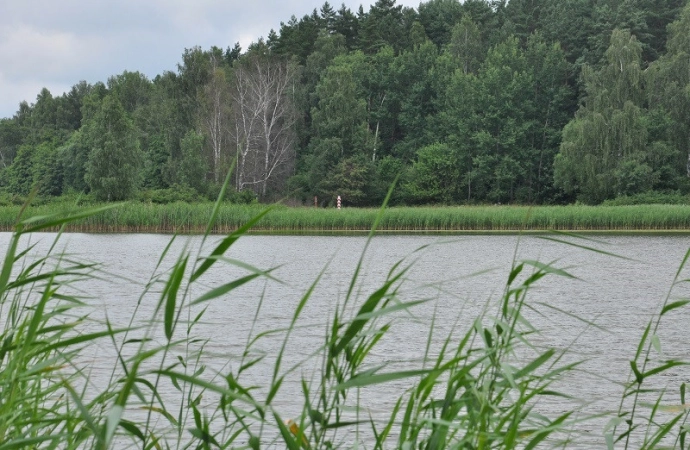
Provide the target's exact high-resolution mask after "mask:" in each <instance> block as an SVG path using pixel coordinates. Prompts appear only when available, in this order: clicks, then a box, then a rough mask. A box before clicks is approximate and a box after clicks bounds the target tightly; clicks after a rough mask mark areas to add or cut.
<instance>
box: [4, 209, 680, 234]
mask: <svg viewBox="0 0 690 450" xmlns="http://www.w3.org/2000/svg"><path fill="white" fill-rule="evenodd" d="M95 207H96V208H98V209H100V212H98V213H97V214H91V215H88V216H86V217H82V218H77V219H74V220H71V221H70V223H69V224H67V225H66V230H67V231H73V232H98V233H120V232H140V233H203V232H205V231H206V230H207V226H208V217H209V216H210V214H211V212H212V211H213V210H214V205H213V204H212V203H196V204H193V203H173V204H165V205H159V204H146V203H122V204H119V205H106V204H104V205H96V206H95ZM264 209H265V207H264V206H261V205H236V204H222V205H220V206H219V207H218V209H217V210H216V213H217V217H216V221H215V222H214V225H213V227H212V230H211V232H212V233H227V232H232V231H234V230H237V229H238V228H240V227H242V225H243V224H246V223H247V222H248V221H250V220H251V219H252V218H254V217H256V216H257V215H258V214H259V213H260V212H261V211H263V210H264ZM75 210H77V208H76V207H67V206H65V205H64V204H48V205H42V206H35V207H28V208H26V210H23V207H21V206H5V207H1V208H0V229H1V230H3V231H10V230H14V227H15V225H16V223H17V218H18V217H19V215H20V214H21V213H22V212H23V213H24V214H30V215H31V216H33V217H34V218H35V221H36V222H40V221H41V220H42V219H41V218H42V217H48V216H52V217H55V216H58V217H60V216H61V215H64V216H68V215H69V216H74V211H75ZM379 212H380V211H379V210H378V209H376V208H343V209H341V210H338V209H335V208H304V207H300V208H295V207H288V206H282V205H276V206H273V207H271V208H269V211H268V212H267V213H266V214H265V215H263V216H262V217H261V219H260V220H259V221H258V222H257V223H256V224H255V225H254V227H253V229H252V231H253V232H263V233H271V232H273V233H320V232H325V233H331V232H336V233H337V232H344V233H347V232H360V231H361V232H365V231H369V230H370V229H371V227H372V224H373V223H374V220H375V219H376V216H377V214H378V213H379ZM48 229H51V228H48ZM378 230H379V231H384V232H399V233H406V232H429V233H434V232H440V233H443V232H521V231H547V230H559V231H578V232H582V231H595V232H606V231H613V232H626V231H631V232H637V231H640V232H644V231H651V232H656V231H661V232H663V231H668V232H690V205H625V206H584V205H571V206H508V205H505V206H503V205H495V206H455V207H451V206H446V207H389V208H386V209H385V211H384V213H383V215H382V216H381V217H380V223H379V224H378Z"/></svg>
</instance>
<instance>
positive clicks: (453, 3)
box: [419, 0, 463, 49]
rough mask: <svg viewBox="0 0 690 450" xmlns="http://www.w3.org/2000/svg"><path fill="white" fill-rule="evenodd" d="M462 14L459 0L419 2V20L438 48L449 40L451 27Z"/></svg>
mask: <svg viewBox="0 0 690 450" xmlns="http://www.w3.org/2000/svg"><path fill="white" fill-rule="evenodd" d="M462 15H463V7H462V3H461V2H460V1H459V0H429V1H427V2H423V3H420V4H419V21H420V22H421V24H422V25H423V26H424V30H425V31H426V34H427V36H429V39H431V42H433V43H434V44H436V46H437V47H438V48H439V49H441V48H442V47H444V46H446V45H447V44H448V42H450V37H451V34H452V29H453V27H454V26H455V24H457V23H458V22H459V21H460V19H461V17H462Z"/></svg>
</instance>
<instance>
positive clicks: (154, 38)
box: [0, 0, 420, 118]
mask: <svg viewBox="0 0 690 450" xmlns="http://www.w3.org/2000/svg"><path fill="white" fill-rule="evenodd" d="M324 2H325V0H60V1H56V0H0V118H3V117H12V116H13V115H14V113H15V112H16V111H17V110H18V108H19V103H20V102H21V101H23V100H26V101H27V102H28V103H29V104H31V103H34V102H35V101H36V96H37V95H38V93H39V92H40V90H41V89H42V88H44V87H46V88H48V89H49V90H50V92H51V93H52V94H53V96H59V95H62V93H64V92H66V91H69V90H70V89H71V87H72V86H73V85H75V84H77V83H78V82H79V81H80V80H85V81H87V82H88V83H95V82H98V81H102V82H106V81H107V79H108V78H109V77H110V76H113V75H118V74H121V73H122V72H124V71H125V70H127V71H139V72H141V73H143V74H144V75H146V76H147V77H149V78H150V79H153V78H154V77H155V76H156V75H158V74H161V73H163V72H164V71H166V70H173V71H174V70H176V69H177V64H178V63H179V62H180V61H181V56H182V52H183V51H184V49H185V48H191V47H194V46H195V45H198V46H200V47H201V48H203V49H208V48H210V47H211V46H213V45H215V46H217V47H220V48H223V49H225V48H227V47H229V46H230V47H232V46H233V45H234V44H235V42H239V43H240V45H241V46H242V48H243V49H246V48H247V46H248V44H249V43H251V42H255V41H256V40H257V39H258V38H259V37H265V36H267V35H268V32H269V31H270V30H271V29H274V30H276V31H279V29H280V23H281V22H288V21H289V20H290V17H291V16H293V15H294V16H296V17H297V18H301V17H302V16H304V15H305V14H310V13H311V12H312V11H313V10H314V8H317V9H319V8H320V7H321V6H322V5H323V4H324ZM329 3H330V4H331V6H332V7H333V8H334V9H336V10H337V9H339V8H340V5H341V4H343V3H344V4H345V6H347V7H348V8H350V9H351V10H352V11H353V12H356V11H357V10H358V9H359V6H360V4H361V5H363V6H364V10H365V11H368V10H369V7H370V5H371V4H373V3H375V0H344V1H343V0H331V1H329ZM419 3H420V0H397V2H396V4H397V5H403V6H409V7H413V8H415V9H417V8H418V7H419Z"/></svg>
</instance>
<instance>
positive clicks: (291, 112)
mask: <svg viewBox="0 0 690 450" xmlns="http://www.w3.org/2000/svg"><path fill="white" fill-rule="evenodd" d="M256 53H259V52H256ZM256 53H255V54H251V55H248V56H246V57H245V58H243V59H241V60H240V61H238V63H237V64H236V65H235V69H234V74H235V80H234V86H233V89H232V101H233V118H234V127H233V130H232V135H233V138H234V143H235V146H236V149H237V150H236V151H237V173H236V187H237V190H238V191H241V190H243V189H247V188H251V189H253V190H254V192H256V193H257V194H259V195H260V196H262V197H265V196H266V195H267V194H268V192H269V187H270V186H271V185H278V184H280V183H282V182H284V181H285V179H286V177H287V175H289V173H290V171H291V169H292V166H293V164H294V158H295V156H294V154H295V149H294V146H295V140H296V135H295V129H294V128H295V122H296V118H297V115H296V110H295V106H294V103H293V97H292V96H293V91H294V89H295V87H294V83H295V82H296V80H295V75H296V73H295V68H294V66H293V65H292V64H290V63H289V62H286V61H283V60H279V59H276V58H274V57H272V56H271V55H269V54H256Z"/></svg>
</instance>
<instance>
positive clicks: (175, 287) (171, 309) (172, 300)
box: [163, 256, 189, 341]
mask: <svg viewBox="0 0 690 450" xmlns="http://www.w3.org/2000/svg"><path fill="white" fill-rule="evenodd" d="M188 259H189V256H185V257H184V258H183V259H182V260H181V261H179V262H178V263H177V264H176V265H175V269H174V271H173V273H172V275H170V280H168V284H167V286H166V289H165V291H164V292H167V299H166V302H165V316H164V319H163V326H164V328H165V337H166V338H167V339H168V341H169V340H171V339H172V335H173V329H174V326H175V324H174V319H175V306H176V304H177V292H178V291H179V289H180V285H181V284H182V278H183V276H184V272H185V269H186V268H187V261H188Z"/></svg>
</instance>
